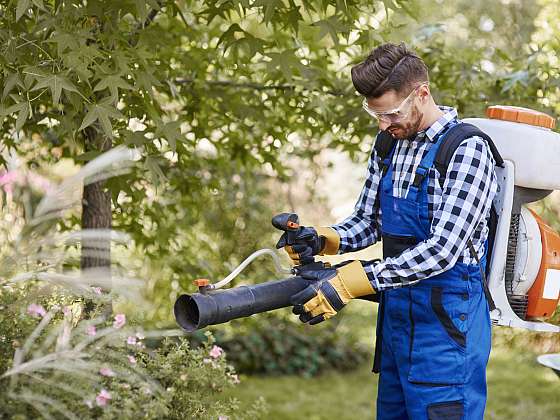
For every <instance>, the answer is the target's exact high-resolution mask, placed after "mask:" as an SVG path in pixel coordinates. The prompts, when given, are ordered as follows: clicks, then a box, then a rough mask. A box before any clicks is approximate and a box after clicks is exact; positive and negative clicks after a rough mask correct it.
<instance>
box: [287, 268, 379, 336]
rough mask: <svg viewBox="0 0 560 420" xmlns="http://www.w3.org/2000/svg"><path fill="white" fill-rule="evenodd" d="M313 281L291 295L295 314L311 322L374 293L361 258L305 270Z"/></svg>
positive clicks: (303, 273) (327, 316) (303, 274)
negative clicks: (339, 265) (333, 265)
mask: <svg viewBox="0 0 560 420" xmlns="http://www.w3.org/2000/svg"><path fill="white" fill-rule="evenodd" d="M301 276H302V277H303V278H305V279H308V280H312V283H311V284H310V285H309V286H308V287H306V288H305V289H303V290H302V291H301V292H299V293H297V294H295V295H294V296H292V299H291V303H292V305H294V308H293V313H294V314H296V315H299V319H300V321H301V322H305V323H309V324H310V325H314V324H318V323H319V322H322V321H324V320H325V319H329V318H331V317H333V316H334V315H336V314H337V313H338V311H340V310H341V309H342V308H343V307H344V306H345V305H346V304H347V303H348V302H349V301H350V300H352V299H354V298H357V297H360V296H365V295H371V294H374V293H375V290H374V288H373V286H372V285H371V283H370V281H369V279H368V278H367V275H366V272H365V271H364V268H363V267H362V263H361V262H360V261H352V262H351V263H350V264H346V265H343V266H341V267H338V268H335V267H332V268H326V269H323V270H313V271H304V272H302V273H301Z"/></svg>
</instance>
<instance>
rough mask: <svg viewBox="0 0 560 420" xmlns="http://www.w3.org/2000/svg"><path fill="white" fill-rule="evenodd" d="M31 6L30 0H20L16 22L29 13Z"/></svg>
mask: <svg viewBox="0 0 560 420" xmlns="http://www.w3.org/2000/svg"><path fill="white" fill-rule="evenodd" d="M30 6H31V1H30V0H18V3H17V8H16V22H17V21H18V20H20V19H21V17H22V16H23V15H24V14H25V13H26V12H27V10H28V9H29V7H30Z"/></svg>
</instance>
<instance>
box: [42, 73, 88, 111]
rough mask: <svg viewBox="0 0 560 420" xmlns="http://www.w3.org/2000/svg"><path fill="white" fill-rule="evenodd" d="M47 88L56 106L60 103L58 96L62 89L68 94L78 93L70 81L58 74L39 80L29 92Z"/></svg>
mask: <svg viewBox="0 0 560 420" xmlns="http://www.w3.org/2000/svg"><path fill="white" fill-rule="evenodd" d="M47 87H48V88H49V89H50V90H51V95H52V98H53V102H54V103H55V104H58V103H59V101H60V94H61V93H62V89H65V90H67V91H70V92H78V89H77V88H76V87H75V86H74V85H73V84H72V82H71V81H69V80H68V79H67V78H65V77H64V76H60V75H58V74H53V75H51V76H46V77H44V78H43V79H42V80H39V82H38V83H37V84H36V85H35V87H34V88H33V89H31V90H32V91H33V90H38V89H43V88H47Z"/></svg>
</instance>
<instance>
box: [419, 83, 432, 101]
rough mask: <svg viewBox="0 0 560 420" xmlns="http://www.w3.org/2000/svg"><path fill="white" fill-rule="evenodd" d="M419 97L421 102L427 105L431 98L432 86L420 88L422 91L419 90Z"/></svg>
mask: <svg viewBox="0 0 560 420" xmlns="http://www.w3.org/2000/svg"><path fill="white" fill-rule="evenodd" d="M418 96H420V101H421V102H422V103H426V101H427V100H428V99H429V98H430V96H431V92H430V86H429V85H424V86H422V87H420V89H419V90H418Z"/></svg>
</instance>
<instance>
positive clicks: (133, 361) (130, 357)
mask: <svg viewBox="0 0 560 420" xmlns="http://www.w3.org/2000/svg"><path fill="white" fill-rule="evenodd" d="M128 361H129V362H130V363H131V364H133V365H135V364H136V357H134V356H131V355H128Z"/></svg>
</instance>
